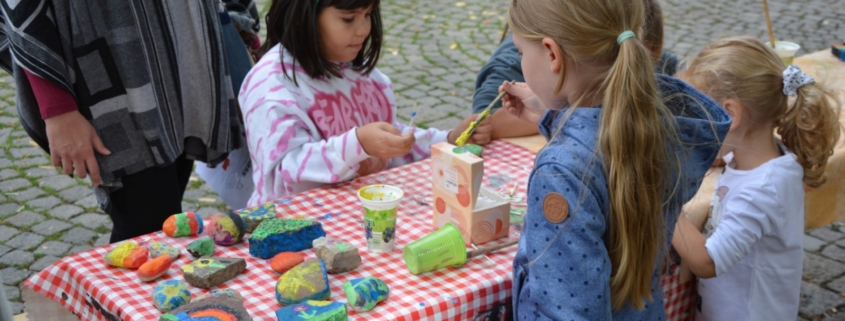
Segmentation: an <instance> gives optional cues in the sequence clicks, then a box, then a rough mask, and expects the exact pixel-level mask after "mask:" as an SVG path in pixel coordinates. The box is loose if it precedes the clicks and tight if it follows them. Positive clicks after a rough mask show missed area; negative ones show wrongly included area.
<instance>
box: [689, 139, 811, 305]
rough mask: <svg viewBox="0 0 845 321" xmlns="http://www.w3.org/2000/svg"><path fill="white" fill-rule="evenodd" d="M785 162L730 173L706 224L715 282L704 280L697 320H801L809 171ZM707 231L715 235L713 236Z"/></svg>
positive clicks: (727, 171) (729, 161)
mask: <svg viewBox="0 0 845 321" xmlns="http://www.w3.org/2000/svg"><path fill="white" fill-rule="evenodd" d="M781 150H782V151H783V152H784V154H785V155H783V156H780V157H778V158H775V159H772V160H770V161H768V162H766V163H764V164H763V165H760V166H759V167H757V168H755V169H752V170H749V171H741V170H737V169H735V168H734V167H735V163H734V162H733V154H732V153H731V154H728V155H726V156H725V157H724V158H725V162H726V163H727V164H728V166H726V167H725V172H724V173H723V174H722V176H721V177H720V178H719V182H718V184H717V185H716V189H715V191H714V195H713V199H714V200H713V202H712V203H711V204H712V207H713V211H712V212H713V213H714V214H717V215H711V217H710V219H709V221H708V222H707V223H705V231H704V233H705V235H708V234H709V237H708V238H707V241H706V243H705V247H706V248H707V253H709V254H710V257H711V258H713V262H714V263H715V265H716V277H715V278H711V279H701V280H699V282H698V294H699V295H700V296H701V305H700V306H699V308H698V313H697V315H696V320H714V321H716V320H719V321H721V320H737V321H740V320H765V321H769V320H791V319H793V318H795V316H797V315H798V304H799V300H800V291H801V273H802V269H803V261H804V260H803V259H804V251H803V247H802V240H803V235H804V184H803V182H802V179H803V177H804V169H803V168H802V167H801V165H800V164H798V162H797V161H796V160H795V156H794V155H793V154H792V153H790V152H788V151H787V150H786V148H784V147H782V146H781ZM708 229H713V230H711V231H708Z"/></svg>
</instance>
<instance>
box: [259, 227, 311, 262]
mask: <svg viewBox="0 0 845 321" xmlns="http://www.w3.org/2000/svg"><path fill="white" fill-rule="evenodd" d="M321 236H326V232H325V231H323V225H322V224H320V223H319V222H317V221H312V220H294V219H280V218H271V219H269V220H265V221H264V222H261V225H258V228H257V229H255V232H252V234H250V235H249V254H250V255H252V256H254V257H259V258H262V259H269V258H271V257H273V256H275V255H276V254H279V253H281V252H299V251H302V250H307V249H310V248H311V242H313V241H314V240H316V239H317V238H319V237H321Z"/></svg>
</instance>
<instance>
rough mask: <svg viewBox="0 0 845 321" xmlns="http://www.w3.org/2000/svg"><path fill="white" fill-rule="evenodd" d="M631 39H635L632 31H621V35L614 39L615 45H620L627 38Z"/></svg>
mask: <svg viewBox="0 0 845 321" xmlns="http://www.w3.org/2000/svg"><path fill="white" fill-rule="evenodd" d="M633 37H636V35H635V34H634V32H633V31H631V30H625V31H623V32H622V33H620V34H619V37H617V38H616V43H617V44H620V45H621V44H622V42H623V41H625V40H626V39H628V38H633Z"/></svg>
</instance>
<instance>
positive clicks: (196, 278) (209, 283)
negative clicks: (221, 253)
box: [182, 257, 246, 289]
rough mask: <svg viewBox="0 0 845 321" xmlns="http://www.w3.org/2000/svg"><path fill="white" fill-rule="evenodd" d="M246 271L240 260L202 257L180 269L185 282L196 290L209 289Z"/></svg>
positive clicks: (242, 261)
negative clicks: (196, 288)
mask: <svg viewBox="0 0 845 321" xmlns="http://www.w3.org/2000/svg"><path fill="white" fill-rule="evenodd" d="M245 269H246V260H244V259H242V258H227V257H203V258H199V259H197V260H196V261H193V262H191V264H188V265H185V266H183V267H182V276H183V277H184V278H185V282H188V284H190V285H193V286H195V287H198V288H206V289H208V288H211V287H215V286H218V285H221V284H223V283H225V282H226V281H229V280H231V279H232V278H234V277H236V276H238V274H241V272H243V271H244V270H245Z"/></svg>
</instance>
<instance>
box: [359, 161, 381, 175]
mask: <svg viewBox="0 0 845 321" xmlns="http://www.w3.org/2000/svg"><path fill="white" fill-rule="evenodd" d="M385 168H387V160H385V159H381V158H376V157H370V158H367V159H365V160H364V161H363V162H360V163H358V176H367V175H370V174H375V173H378V172H381V171H382V170H384V169H385Z"/></svg>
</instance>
